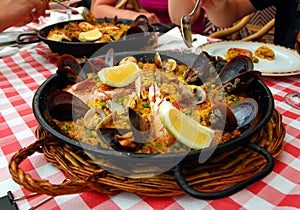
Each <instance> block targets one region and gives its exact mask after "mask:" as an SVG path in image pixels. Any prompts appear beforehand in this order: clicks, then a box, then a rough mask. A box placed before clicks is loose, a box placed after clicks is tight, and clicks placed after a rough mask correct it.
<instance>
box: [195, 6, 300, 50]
mask: <svg viewBox="0 0 300 210" xmlns="http://www.w3.org/2000/svg"><path fill="white" fill-rule="evenodd" d="M201 6H202V8H204V10H205V13H206V15H207V17H208V19H209V20H210V21H211V22H212V23H213V24H214V25H216V26H217V27H228V26H230V25H231V24H233V23H234V22H235V21H237V20H239V19H240V18H242V17H244V16H245V15H248V14H250V13H252V12H255V11H256V10H263V9H265V8H267V7H269V6H275V7H276V15H275V35H274V44H278V45H282V46H286V47H289V48H295V40H296V35H297V32H298V31H299V30H300V1H299V0H202V1H201Z"/></svg>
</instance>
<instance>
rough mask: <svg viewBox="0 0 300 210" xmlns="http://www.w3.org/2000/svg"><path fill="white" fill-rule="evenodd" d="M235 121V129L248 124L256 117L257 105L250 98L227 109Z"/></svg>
mask: <svg viewBox="0 0 300 210" xmlns="http://www.w3.org/2000/svg"><path fill="white" fill-rule="evenodd" d="M229 109H230V110H231V111H232V113H233V114H234V116H235V118H236V121H237V127H236V128H237V129H239V128H242V127H244V126H246V125H248V124H250V123H251V122H252V121H253V120H254V119H255V118H256V116H257V113H258V104H257V102H256V101H255V100H254V99H252V98H246V99H244V100H242V101H239V102H237V103H235V104H233V105H231V106H230V107H229Z"/></svg>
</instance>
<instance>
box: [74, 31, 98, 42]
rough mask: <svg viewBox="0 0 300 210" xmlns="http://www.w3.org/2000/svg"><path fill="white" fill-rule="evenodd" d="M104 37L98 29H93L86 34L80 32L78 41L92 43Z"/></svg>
mask: <svg viewBox="0 0 300 210" xmlns="http://www.w3.org/2000/svg"><path fill="white" fill-rule="evenodd" d="M101 37H102V33H101V32H100V31H99V30H98V28H95V29H92V30H90V31H86V32H80V33H79V36H78V39H79V41H81V42H92V41H96V40H97V39H100V38H101Z"/></svg>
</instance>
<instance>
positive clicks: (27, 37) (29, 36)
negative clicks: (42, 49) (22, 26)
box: [16, 33, 41, 44]
mask: <svg viewBox="0 0 300 210" xmlns="http://www.w3.org/2000/svg"><path fill="white" fill-rule="evenodd" d="M40 41H41V40H40V39H39V37H38V35H37V33H21V34H19V35H18V37H17V39H16V42H17V43H18V44H33V43H37V42H40Z"/></svg>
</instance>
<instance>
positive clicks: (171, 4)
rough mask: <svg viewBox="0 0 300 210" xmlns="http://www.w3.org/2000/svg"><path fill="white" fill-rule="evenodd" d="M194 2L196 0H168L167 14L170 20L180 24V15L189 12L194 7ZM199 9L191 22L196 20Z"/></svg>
mask: <svg viewBox="0 0 300 210" xmlns="http://www.w3.org/2000/svg"><path fill="white" fill-rule="evenodd" d="M195 4H196V0H186V1H182V0H169V1H168V9H169V16H170V19H171V22H172V23H175V24H177V25H180V19H181V17H183V16H185V15H187V14H189V13H191V12H192V10H193V9H194V7H195ZM199 11H200V7H199V9H198V10H197V12H196V14H195V16H194V18H193V20H192V23H194V22H195V21H197V20H198V18H199V14H200V13H199Z"/></svg>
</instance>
